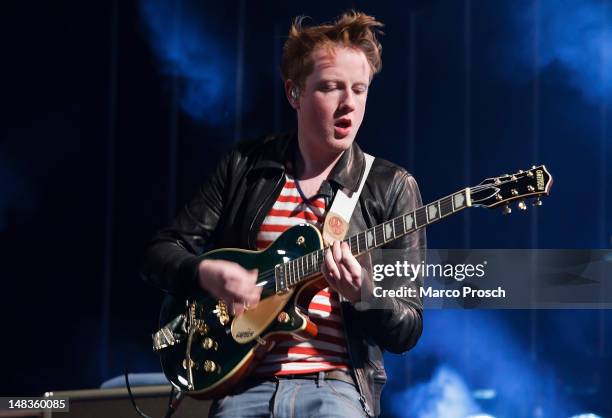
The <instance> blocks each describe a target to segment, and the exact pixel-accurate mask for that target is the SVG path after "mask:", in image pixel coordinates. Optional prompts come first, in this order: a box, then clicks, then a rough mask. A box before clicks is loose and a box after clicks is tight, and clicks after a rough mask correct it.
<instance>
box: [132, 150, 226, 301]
mask: <svg viewBox="0 0 612 418" xmlns="http://www.w3.org/2000/svg"><path fill="white" fill-rule="evenodd" d="M231 165H232V153H230V154H227V155H226V156H225V158H223V159H222V160H221V162H220V163H219V164H218V165H217V168H216V170H215V172H214V173H213V174H212V175H211V176H209V177H208V179H207V180H206V181H205V182H204V184H203V185H202V186H201V187H200V189H199V192H198V194H197V195H196V197H195V198H194V199H193V200H191V202H189V203H188V204H187V205H186V206H185V207H184V208H183V209H182V211H181V212H180V213H179V215H178V216H177V217H176V218H175V219H174V221H173V223H172V224H171V225H170V226H169V227H168V228H165V229H162V230H160V231H159V232H158V233H157V234H156V235H155V237H154V238H153V242H152V243H151V245H150V246H149V248H148V250H147V252H146V254H145V258H144V263H143V267H142V269H141V272H142V273H141V274H142V277H143V279H144V280H145V281H147V282H149V283H151V284H153V285H154V286H156V287H158V288H160V289H162V290H164V291H165V292H168V293H171V294H174V295H177V296H189V295H193V294H194V293H195V292H196V291H201V289H200V286H199V279H198V267H199V264H200V258H199V257H198V256H199V255H201V254H202V253H204V252H205V251H207V250H208V249H209V248H210V247H212V246H213V245H214V243H213V242H212V240H213V236H214V231H215V229H216V228H217V225H218V223H219V220H220V218H221V214H222V213H223V208H224V202H225V201H226V200H227V196H226V194H227V190H226V189H227V188H226V187H225V186H226V183H227V180H228V176H229V173H230V170H231Z"/></svg>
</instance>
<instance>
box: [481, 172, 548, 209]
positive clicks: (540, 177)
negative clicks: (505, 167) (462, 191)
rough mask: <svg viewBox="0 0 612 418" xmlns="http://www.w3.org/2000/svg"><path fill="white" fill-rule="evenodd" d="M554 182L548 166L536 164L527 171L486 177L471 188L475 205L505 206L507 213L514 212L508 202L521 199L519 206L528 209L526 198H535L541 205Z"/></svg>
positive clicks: (535, 204)
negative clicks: (542, 198) (542, 199)
mask: <svg viewBox="0 0 612 418" xmlns="http://www.w3.org/2000/svg"><path fill="white" fill-rule="evenodd" d="M552 183H553V178H552V176H551V175H550V173H549V172H548V170H547V169H546V167H545V166H544V165H539V166H535V165H534V166H533V167H531V169H529V170H526V171H523V170H520V171H518V172H516V173H514V174H504V175H502V176H499V177H491V178H487V179H485V180H484V181H482V182H481V183H480V184H479V185H478V186H475V187H471V188H470V193H471V201H472V205H474V206H485V207H488V208H496V207H503V208H504V213H505V214H506V213H510V212H512V209H510V206H509V205H508V204H509V203H510V202H512V201H515V200H519V203H518V208H519V209H521V210H526V209H527V204H526V203H525V199H527V198H534V199H535V200H534V201H533V205H534V206H540V205H541V204H542V201H541V200H540V198H541V197H545V196H548V193H549V192H550V188H551V187H552Z"/></svg>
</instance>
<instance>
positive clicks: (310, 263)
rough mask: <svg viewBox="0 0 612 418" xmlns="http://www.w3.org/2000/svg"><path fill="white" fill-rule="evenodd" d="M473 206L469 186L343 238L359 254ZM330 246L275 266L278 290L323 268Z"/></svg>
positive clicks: (309, 276) (315, 273) (296, 282)
mask: <svg viewBox="0 0 612 418" xmlns="http://www.w3.org/2000/svg"><path fill="white" fill-rule="evenodd" d="M468 206H470V189H469V188H466V189H463V190H461V191H459V192H457V193H454V194H452V195H450V196H446V197H443V198H442V199H440V200H436V201H435V202H432V203H430V204H428V205H425V206H421V207H419V208H417V209H415V210H413V211H412V212H409V213H407V214H404V215H401V216H398V217H396V218H393V219H391V220H389V221H387V222H384V223H382V224H380V225H376V226H375V227H373V228H370V229H367V230H365V231H363V232H360V233H358V234H355V235H353V236H351V237H349V238H347V239H345V240H344V242H346V243H348V244H349V247H350V249H351V253H352V254H353V255H354V256H359V255H361V254H364V253H366V252H368V251H370V250H373V249H375V248H379V247H381V246H383V245H385V244H387V243H389V242H391V241H393V240H395V239H398V238H400V237H402V236H404V235H407V234H410V233H413V232H415V231H417V230H419V229H421V228H424V227H425V226H427V225H429V224H431V223H434V222H436V221H438V220H440V219H442V218H444V217H446V216H449V215H452V214H454V213H456V212H459V211H460V210H462V209H465V208H466V207H468ZM326 249H327V247H325V248H322V249H320V250H317V251H313V252H311V253H309V254H306V255H303V256H301V257H298V258H295V259H293V260H291V261H288V262H286V263H283V264H279V265H278V266H276V269H275V277H276V291H277V292H283V291H286V290H288V289H289V288H291V287H293V286H295V285H297V284H299V283H301V282H302V281H304V280H306V279H309V278H311V277H312V276H314V275H317V274H319V273H320V272H321V266H322V265H323V257H324V254H325V250H326Z"/></svg>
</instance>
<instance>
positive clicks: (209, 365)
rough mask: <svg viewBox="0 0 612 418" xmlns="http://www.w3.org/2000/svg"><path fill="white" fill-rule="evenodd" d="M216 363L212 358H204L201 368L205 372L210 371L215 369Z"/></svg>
mask: <svg viewBox="0 0 612 418" xmlns="http://www.w3.org/2000/svg"><path fill="white" fill-rule="evenodd" d="M217 368H218V367H217V363H215V362H214V361H212V360H204V364H203V365H202V370H204V371H205V372H207V373H212V372H214V371H216V370H217Z"/></svg>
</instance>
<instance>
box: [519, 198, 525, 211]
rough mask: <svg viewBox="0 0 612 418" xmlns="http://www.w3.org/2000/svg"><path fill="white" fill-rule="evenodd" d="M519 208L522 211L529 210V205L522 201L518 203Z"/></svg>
mask: <svg viewBox="0 0 612 418" xmlns="http://www.w3.org/2000/svg"><path fill="white" fill-rule="evenodd" d="M518 208H519V209H520V210H527V205H526V204H525V201H524V200H521V201H520V202H518Z"/></svg>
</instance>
